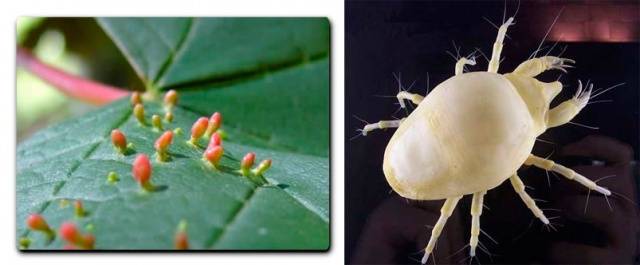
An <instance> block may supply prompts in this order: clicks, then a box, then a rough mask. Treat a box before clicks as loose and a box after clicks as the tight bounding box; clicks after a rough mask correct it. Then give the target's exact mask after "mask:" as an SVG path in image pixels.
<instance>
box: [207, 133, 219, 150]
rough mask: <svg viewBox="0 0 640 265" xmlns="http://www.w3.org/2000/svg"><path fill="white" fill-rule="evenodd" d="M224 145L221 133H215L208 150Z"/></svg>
mask: <svg viewBox="0 0 640 265" xmlns="http://www.w3.org/2000/svg"><path fill="white" fill-rule="evenodd" d="M221 145H222V137H220V134H219V133H217V132H216V133H214V134H213V135H211V139H209V145H208V146H207V148H211V147H214V146H221Z"/></svg>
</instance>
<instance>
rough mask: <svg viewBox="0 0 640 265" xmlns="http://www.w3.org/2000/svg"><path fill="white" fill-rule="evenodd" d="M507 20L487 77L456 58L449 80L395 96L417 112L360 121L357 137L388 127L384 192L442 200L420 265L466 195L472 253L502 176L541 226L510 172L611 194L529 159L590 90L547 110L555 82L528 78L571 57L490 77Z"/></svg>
mask: <svg viewBox="0 0 640 265" xmlns="http://www.w3.org/2000/svg"><path fill="white" fill-rule="evenodd" d="M512 23H513V17H511V18H509V19H508V20H507V21H506V22H505V23H504V24H503V25H502V26H501V27H500V28H499V30H498V36H497V38H496V42H495V43H494V45H493V53H492V56H491V60H490V61H489V68H488V70H487V72H471V73H463V69H464V65H465V64H471V65H473V64H475V60H474V59H473V58H460V59H459V61H458V62H457V64H456V66H455V68H454V69H455V76H453V77H451V78H449V79H448V80H446V81H444V82H442V83H441V84H439V85H438V86H436V87H435V88H434V89H433V91H432V92H431V93H429V95H428V96H427V97H423V96H421V95H418V94H411V93H408V92H406V91H400V92H399V93H398V94H397V98H398V101H399V102H400V106H401V107H404V106H405V105H404V100H410V101H412V102H413V103H414V104H417V105H418V107H417V108H416V109H415V110H414V111H413V112H412V113H411V114H410V115H409V116H408V117H406V118H403V119H399V120H390V121H379V122H377V123H373V124H367V125H366V126H365V127H364V128H363V129H362V134H363V135H367V133H368V132H370V131H372V130H375V129H384V128H395V127H398V130H397V131H396V132H395V133H394V135H393V137H392V138H391V140H390V141H389V143H388V145H387V148H386V150H385V154H384V165H383V170H384V174H385V177H386V179H387V181H388V182H389V184H390V185H391V187H392V188H393V189H394V191H396V192H397V193H398V194H400V195H401V196H403V197H405V198H409V199H415V200H440V199H444V200H445V202H444V205H443V206H442V209H441V215H440V218H439V219H438V221H437V222H436V224H435V225H434V227H433V229H432V232H431V238H430V239H429V243H428V244H427V246H426V247H425V254H424V257H423V258H422V263H426V262H427V259H428V258H429V255H430V254H431V253H432V252H433V249H434V247H435V243H436V241H437V239H438V237H439V235H440V233H441V232H442V229H443V227H444V224H445V222H446V221H447V218H448V217H449V216H451V213H452V212H453V210H454V209H455V207H456V204H457V203H458V201H459V200H460V199H461V198H462V196H464V195H467V194H472V195H473V199H472V204H471V217H472V222H471V226H472V227H471V238H470V239H469V246H470V250H469V255H470V256H471V257H473V256H475V253H476V252H475V251H476V247H477V245H478V236H479V234H480V215H481V214H482V202H483V196H484V195H485V194H486V192H487V191H488V190H490V189H493V188H495V187H496V186H498V185H500V184H501V183H502V182H504V181H505V180H507V179H509V180H510V183H511V184H512V186H513V188H514V190H515V191H516V192H517V193H518V195H519V196H520V198H521V199H522V201H523V202H524V203H525V204H526V205H527V207H528V208H529V209H530V210H531V211H532V213H533V214H534V216H536V217H537V218H538V219H540V221H541V222H542V223H544V224H545V225H549V220H548V219H547V218H546V216H545V215H544V213H543V211H542V210H541V209H539V208H538V206H536V203H535V201H534V200H533V199H532V198H531V197H530V196H529V195H528V194H527V193H526V191H525V189H524V188H525V186H524V184H523V182H522V180H520V178H519V177H518V175H517V170H518V169H519V168H520V167H521V166H522V165H533V166H536V167H539V168H542V169H545V170H548V171H553V172H556V173H558V174H560V175H562V176H564V177H566V178H568V179H570V180H574V181H577V182H579V183H580V184H582V185H584V186H585V187H587V188H589V189H590V190H593V191H596V192H599V193H601V194H604V195H605V196H609V195H611V192H610V191H609V190H607V189H606V188H603V187H600V186H598V185H597V184H596V183H594V182H593V181H591V180H589V179H587V178H586V177H584V176H582V175H580V174H578V173H576V172H575V171H573V170H571V169H569V168H566V167H564V166H562V165H559V164H556V163H554V162H553V161H551V160H548V159H544V158H541V157H538V156H535V155H533V154H531V151H532V149H533V145H534V143H535V140H536V138H537V137H538V136H539V135H540V134H542V133H543V132H545V130H547V129H548V128H551V127H555V126H559V125H562V124H565V123H567V122H569V121H570V120H571V119H572V118H573V117H575V116H576V115H577V114H578V113H579V112H580V110H582V108H584V107H585V106H586V104H587V102H588V101H589V97H590V95H591V90H592V87H593V85H590V86H588V87H587V88H585V89H584V90H583V88H582V83H579V87H578V91H577V92H576V94H575V96H574V97H573V98H571V99H569V100H567V101H565V102H563V103H561V104H559V105H558V106H555V107H554V108H550V103H551V101H552V100H553V98H554V97H555V96H556V95H558V93H560V91H561V90H562V84H561V83H560V82H557V81H556V82H551V83H544V82H541V81H538V80H537V79H535V76H537V75H539V74H540V73H542V72H544V71H547V70H553V69H556V70H561V71H566V70H565V68H568V67H572V66H570V65H567V64H568V63H574V61H573V60H570V59H566V58H558V57H553V56H544V57H538V58H533V59H530V60H527V61H525V62H523V63H521V64H520V65H519V66H518V67H517V68H516V69H515V70H514V71H513V72H511V73H506V74H499V73H497V71H498V67H499V61H500V53H501V51H502V45H503V44H502V43H503V40H504V37H505V34H506V31H507V28H508V27H509V26H510V25H512Z"/></svg>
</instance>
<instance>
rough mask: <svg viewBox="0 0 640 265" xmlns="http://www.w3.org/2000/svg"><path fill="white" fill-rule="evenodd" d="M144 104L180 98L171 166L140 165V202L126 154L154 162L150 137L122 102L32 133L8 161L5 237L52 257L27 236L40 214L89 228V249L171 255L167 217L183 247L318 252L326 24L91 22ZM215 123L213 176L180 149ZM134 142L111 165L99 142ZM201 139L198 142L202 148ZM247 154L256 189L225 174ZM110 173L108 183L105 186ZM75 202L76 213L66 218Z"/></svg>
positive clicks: (325, 239)
mask: <svg viewBox="0 0 640 265" xmlns="http://www.w3.org/2000/svg"><path fill="white" fill-rule="evenodd" d="M98 21H99V24H100V25H101V26H102V27H103V28H104V29H105V31H106V32H107V33H108V34H109V35H110V36H111V37H112V39H113V40H114V42H115V43H116V44H117V45H118V46H119V47H120V49H121V50H122V52H123V53H124V54H125V56H126V57H127V59H128V60H129V61H130V63H131V64H132V65H133V67H134V68H135V69H136V71H137V72H138V74H139V75H140V76H141V78H143V80H144V81H145V83H147V84H148V85H149V89H151V91H152V95H154V91H156V92H155V97H154V98H153V99H151V100H150V101H145V103H144V105H145V111H146V113H147V119H150V117H151V115H152V114H161V115H162V114H164V110H163V107H162V106H161V97H160V96H161V95H160V93H159V92H158V91H160V90H165V89H168V88H173V89H176V90H178V91H179V101H178V106H176V107H175V108H174V111H173V114H174V117H175V119H174V121H173V122H172V123H169V124H167V123H165V124H164V125H165V127H166V128H165V129H175V128H181V129H182V130H183V134H180V135H175V136H174V140H173V144H172V145H171V146H170V149H169V152H170V154H171V158H172V160H171V161H168V162H164V163H161V162H157V161H155V159H153V161H152V162H153V163H152V164H153V175H152V182H153V183H154V184H155V185H156V186H159V187H161V189H160V190H158V191H154V192H141V189H140V188H139V187H138V185H137V184H136V183H135V182H134V180H133V178H132V176H131V164H132V162H133V159H134V158H135V157H136V155H137V154H140V153H145V154H148V155H149V156H150V157H154V156H153V155H152V154H153V153H154V149H153V142H154V141H155V139H156V138H157V137H158V136H159V135H160V132H159V131H155V130H153V129H152V128H151V127H145V126H141V125H139V124H138V122H137V121H136V119H135V118H133V116H132V114H131V112H132V110H131V109H132V108H131V106H130V105H129V103H128V100H124V99H123V100H121V101H118V102H115V103H113V104H111V105H109V106H107V107H105V108H103V109H100V110H98V111H96V112H93V113H89V114H87V115H85V116H82V117H80V118H77V119H73V120H69V121H66V122H63V123H61V124H58V125H55V126H53V127H51V128H48V129H45V130H43V131H40V132H38V133H36V134H35V135H34V136H33V137H32V138H30V139H28V140H27V141H25V142H23V143H21V144H20V145H19V146H18V151H17V168H18V169H17V171H18V173H17V184H16V186H17V220H18V222H17V235H18V238H17V239H18V240H19V239H20V238H21V237H29V238H30V239H32V240H31V241H32V244H31V246H30V249H60V248H62V246H63V244H64V242H63V241H62V240H61V239H60V238H59V237H58V238H56V239H55V240H54V241H53V242H51V243H47V242H46V238H45V236H44V235H43V234H42V233H40V232H33V231H30V230H28V229H27V228H26V224H25V223H24V220H26V217H27V216H28V215H29V214H30V213H41V214H42V215H43V216H44V217H45V219H46V220H47V222H49V224H50V225H51V226H52V227H53V228H54V229H57V228H58V227H59V226H60V224H61V223H63V222H64V221H74V222H76V223H77V224H79V225H81V226H80V228H81V229H80V230H82V231H86V229H87V227H89V228H90V230H91V231H92V233H93V234H94V235H95V237H96V248H98V249H172V248H173V240H174V235H175V234H174V233H175V230H176V229H177V226H178V224H179V223H180V220H183V219H184V220H186V221H187V223H188V229H187V233H188V236H189V243H190V248H192V249H249V250H251V249H264V250H268V249H281V250H284V249H300V250H326V249H327V248H328V247H329V160H328V154H329V151H328V150H329V60H328V45H329V27H328V22H327V20H326V19H316V18H310V19H302V18H295V19H294V18H291V19H266V18H250V19H231V18H227V19H214V18H207V19H204V18H200V19H198V18H195V19H191V18H101V19H98ZM215 111H219V112H221V113H222V115H223V117H224V118H223V120H224V121H223V128H222V129H223V130H224V131H225V133H226V135H227V138H226V139H225V140H224V148H225V156H224V157H223V159H222V161H221V164H222V167H221V170H220V171H218V170H215V169H214V168H212V167H210V166H208V165H207V163H205V162H204V161H203V160H202V159H201V157H202V152H203V148H201V147H199V148H196V147H194V146H191V145H189V144H187V143H186V142H187V140H188V139H189V136H190V133H189V131H190V128H191V125H192V123H193V122H194V121H195V120H196V119H197V118H198V117H200V116H210V115H211V113H213V112H215ZM114 128H119V129H120V130H121V131H123V132H124V133H125V135H126V136H127V140H128V141H129V142H131V143H133V147H132V148H133V150H134V151H132V152H130V153H128V154H127V155H120V154H119V153H117V152H116V151H115V150H114V148H113V147H112V145H111V141H110V138H109V134H110V132H111V130H112V129H114ZM205 144H206V141H205V139H203V140H202V141H201V145H205ZM247 152H255V153H256V155H257V159H256V162H259V161H260V160H262V159H268V158H269V159H272V160H273V165H272V167H271V169H269V170H268V171H267V172H266V173H265V178H266V179H267V181H268V182H269V184H268V185H265V186H260V185H257V184H255V183H254V182H252V181H250V180H249V179H247V178H246V177H243V176H241V175H240V174H239V173H237V172H236V170H237V169H238V168H239V160H240V159H241V158H242V156H243V155H244V154H245V153H247ZM112 171H113V172H116V173H117V174H118V177H119V179H120V180H119V181H118V182H116V183H109V182H108V181H107V175H108V174H109V172H112ZM78 199H79V200H82V201H83V204H84V207H85V209H86V211H87V212H88V215H87V216H86V217H83V218H77V217H74V214H73V207H72V204H71V203H70V202H72V201H74V200H78Z"/></svg>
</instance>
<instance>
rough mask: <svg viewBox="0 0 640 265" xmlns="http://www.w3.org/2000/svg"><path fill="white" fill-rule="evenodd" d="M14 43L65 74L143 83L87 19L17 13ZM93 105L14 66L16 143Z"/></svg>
mask: <svg viewBox="0 0 640 265" xmlns="http://www.w3.org/2000/svg"><path fill="white" fill-rule="evenodd" d="M16 42H17V45H19V46H21V47H25V48H27V49H29V50H31V51H32V52H33V54H34V55H35V56H36V57H37V58H38V59H40V60H41V61H43V62H45V63H47V64H50V65H52V66H55V67H57V68H60V69H62V70H64V71H66V72H68V73H72V74H75V75H79V76H82V77H86V78H89V79H93V80H97V81H99V82H102V83H106V84H110V85H114V86H119V87H123V88H128V89H134V90H136V89H137V90H140V89H141V88H142V85H141V84H140V81H139V80H138V78H137V77H136V76H135V74H134V73H133V70H132V69H131V68H130V67H129V66H128V63H127V61H126V60H125V59H124V58H123V57H122V55H121V54H120V53H119V51H118V50H117V48H116V47H115V45H114V44H113V43H112V42H111V41H110V39H109V38H108V37H107V36H106V35H105V33H104V32H103V31H102V29H101V28H100V27H98V25H97V24H96V23H95V21H94V20H93V19H92V18H40V17H20V18H18V20H17V21H16ZM93 109H96V107H95V106H92V105H89V104H86V103H83V102H79V101H77V100H73V99H71V98H69V97H67V96H66V95H65V94H63V93H61V92H60V91H58V90H57V89H56V88H54V87H52V86H50V85H48V84H47V83H45V82H43V81H42V80H40V79H39V78H38V77H37V76H34V75H33V74H31V73H29V72H28V71H26V70H24V69H22V68H17V69H16V127H17V138H18V142H21V141H22V140H23V139H25V138H27V137H28V136H29V135H31V134H32V133H34V132H36V131H38V130H39V129H42V128H44V127H47V126H49V125H51V124H54V123H57V122H59V121H62V120H64V119H67V118H70V117H76V116H79V115H81V114H83V113H86V112H87V111H90V110H93Z"/></svg>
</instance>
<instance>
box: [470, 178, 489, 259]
mask: <svg viewBox="0 0 640 265" xmlns="http://www.w3.org/2000/svg"><path fill="white" fill-rule="evenodd" d="M486 193H487V191H486V190H484V191H480V192H476V193H474V194H473V199H472V201H471V239H469V246H470V249H469V256H471V257H475V255H476V247H477V246H478V236H479V235H480V215H481V214H482V205H483V203H482V202H483V200H484V195H485V194H486Z"/></svg>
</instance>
